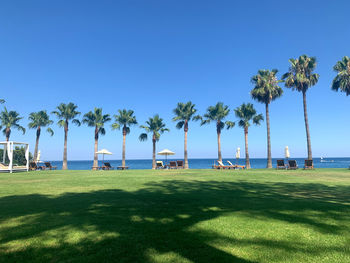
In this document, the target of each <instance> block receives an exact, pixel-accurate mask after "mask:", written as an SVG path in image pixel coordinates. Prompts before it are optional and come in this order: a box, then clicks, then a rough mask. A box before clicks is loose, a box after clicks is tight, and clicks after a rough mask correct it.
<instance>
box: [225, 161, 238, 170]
mask: <svg viewBox="0 0 350 263" xmlns="http://www.w3.org/2000/svg"><path fill="white" fill-rule="evenodd" d="M227 163H228V164H229V165H228V167H229V169H237V165H235V164H232V163H231V162H230V161H227Z"/></svg>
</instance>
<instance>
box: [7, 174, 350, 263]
mask: <svg viewBox="0 0 350 263" xmlns="http://www.w3.org/2000/svg"><path fill="white" fill-rule="evenodd" d="M349 193H350V187H349V186H337V187H329V186H325V185H321V184H291V183H269V184H259V183H247V182H217V181H209V182H200V181H190V182H187V181H186V182H185V181H166V182H164V181H163V182H162V183H159V184H158V183H150V184H148V185H146V186H145V188H143V189H141V190H138V191H135V192H126V191H122V190H117V189H111V190H104V191H95V192H87V193H67V194H64V195H61V196H58V197H50V196H44V195H24V196H9V197H3V198H1V199H0V207H1V214H0V226H1V225H2V227H1V228H0V244H2V245H0V262H24V261H35V262H61V261H69V262H72V261H73V262H77V261H84V262H111V261H115V262H153V259H152V258H151V255H152V254H154V255H160V257H162V256H164V258H163V260H164V261H170V260H171V259H172V258H171V256H172V255H171V254H169V253H173V254H176V255H179V256H180V259H184V260H185V259H186V260H189V261H190V262H191V261H192V262H242V263H244V262H246V263H247V262H255V261H251V260H246V259H243V258H240V257H238V256H235V255H233V254H231V253H227V252H225V251H223V250H220V249H218V248H215V247H214V246H211V245H210V243H211V242H218V241H219V242H226V244H227V246H229V247H232V248H234V247H235V246H240V247H242V246H252V245H254V246H258V247H260V248H262V249H265V248H266V249H282V250H285V251H302V252H304V253H306V254H310V255H311V254H317V253H321V252H325V251H321V250H325V249H326V250H327V251H326V252H332V251H333V252H338V251H343V252H344V249H343V248H342V247H332V246H329V247H327V248H324V247H322V248H320V247H318V248H316V247H315V248H311V247H310V246H304V244H302V243H298V242H286V241H281V242H277V241H276V240H266V239H260V238H258V237H257V238H254V239H251V240H247V239H240V238H232V237H226V236H222V235H219V234H217V233H216V232H212V231H209V230H208V231H206V230H196V231H193V230H192V231H190V230H189V228H190V227H192V226H193V225H195V224H197V223H200V222H203V221H206V220H211V219H214V218H217V217H220V216H223V215H225V214H228V213H234V212H242V213H245V214H246V215H247V220H249V218H253V217H254V218H259V219H262V220H267V221H268V220H279V221H284V222H289V223H299V224H303V225H306V226H308V227H310V228H313V229H314V230H316V231H318V232H320V233H333V234H337V233H338V234H341V233H344V231H345V232H347V231H348V229H347V228H346V225H347V223H348V222H349V220H350V219H349V216H348V215H349V212H350V208H349V203H348V202H349V199H350V196H349ZM308 211H311V212H315V213H316V215H317V216H309V215H306V214H307V212H308ZM304 212H305V214H304ZM287 213H288V214H287ZM231 216H234V214H232V215H231ZM327 219H332V220H333V221H332V222H333V224H329V223H327V222H328V221H327ZM11 220H12V221H11ZM334 221H336V222H337V223H336V224H335V223H334ZM234 227H235V226H234V225H232V228H234ZM27 239H32V240H31V243H30V244H29V245H28V246H23V247H22V248H21V249H20V250H15V249H11V246H12V244H13V242H16V241H17V242H19V243H22V244H23V242H28V241H26V240H27ZM53 240H56V241H55V242H56V243H54V241H53ZM14 246H15V245H14ZM177 260H179V258H177Z"/></svg>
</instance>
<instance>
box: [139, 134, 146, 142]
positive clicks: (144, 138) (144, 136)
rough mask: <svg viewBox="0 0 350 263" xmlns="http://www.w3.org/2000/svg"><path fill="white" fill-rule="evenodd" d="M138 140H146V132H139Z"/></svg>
mask: <svg viewBox="0 0 350 263" xmlns="http://www.w3.org/2000/svg"><path fill="white" fill-rule="evenodd" d="M139 140H140V141H141V142H143V141H147V133H141V134H140V136H139Z"/></svg>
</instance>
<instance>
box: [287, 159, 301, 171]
mask: <svg viewBox="0 0 350 263" xmlns="http://www.w3.org/2000/svg"><path fill="white" fill-rule="evenodd" d="M298 168H299V167H298V164H297V161H296V160H289V161H288V170H296V169H298Z"/></svg>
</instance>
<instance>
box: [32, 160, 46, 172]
mask: <svg viewBox="0 0 350 263" xmlns="http://www.w3.org/2000/svg"><path fill="white" fill-rule="evenodd" d="M36 170H45V167H44V166H38V165H37V164H36V163H35V162H30V163H29V171H36Z"/></svg>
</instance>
